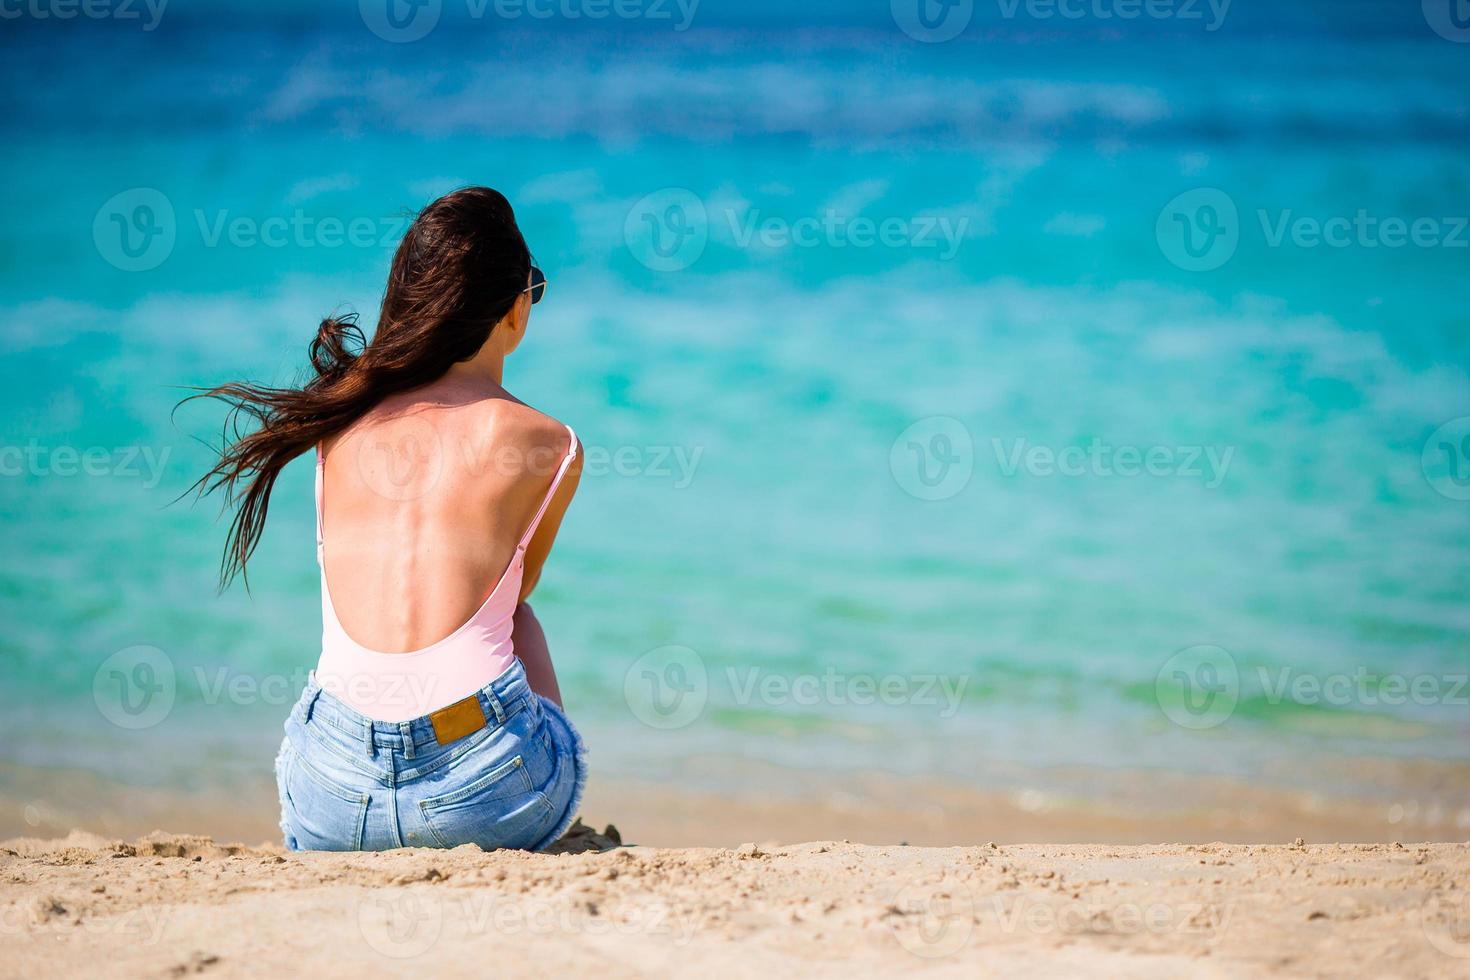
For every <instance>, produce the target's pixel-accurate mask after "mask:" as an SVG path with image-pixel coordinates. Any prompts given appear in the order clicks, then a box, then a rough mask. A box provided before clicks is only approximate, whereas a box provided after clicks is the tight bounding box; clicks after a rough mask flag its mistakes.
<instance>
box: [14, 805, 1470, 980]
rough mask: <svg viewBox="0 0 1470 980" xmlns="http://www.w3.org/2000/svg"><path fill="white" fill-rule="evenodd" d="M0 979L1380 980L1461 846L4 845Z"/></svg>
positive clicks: (1423, 964) (1456, 966)
mask: <svg viewBox="0 0 1470 980" xmlns="http://www.w3.org/2000/svg"><path fill="white" fill-rule="evenodd" d="M0 880H3V886H0V915H3V918H0V932H3V933H4V935H5V949H6V956H5V958H4V963H3V965H0V974H3V975H5V976H17V977H19V976H25V977H47V976H75V975H84V974H87V973H89V972H92V971H95V970H96V969H97V967H98V965H99V964H102V963H105V964H107V972H108V974H109V975H110V976H120V977H166V976H188V975H200V976H221V977H224V976H282V975H303V974H308V973H309V974H311V975H315V976H363V975H380V974H386V975H395V976H416V977H418V976H424V975H426V971H427V973H428V974H429V975H433V976H441V977H444V976H448V977H457V976H465V977H470V976H485V975H487V974H490V975H497V976H513V977H520V976H548V975H574V974H595V975H599V976H614V977H623V976H644V975H658V974H668V973H670V972H672V971H674V970H679V971H681V972H688V971H695V972H699V973H703V974H705V975H710V976H735V977H746V976H751V977H770V976H787V975H795V974H798V973H800V974H801V975H815V976H851V975H854V974H857V975H876V974H881V975H893V974H896V973H898V972H899V971H903V972H920V973H923V974H925V975H932V976H978V975H988V976H1022V975H1025V976H1036V975H1048V976H1080V975H1084V974H1085V975H1088V976H1115V977H1125V976H1126V977H1177V976H1183V975H1189V976H1207V977H1213V976H1263V975H1264V976H1323V977H1326V976H1342V975H1348V974H1353V973H1358V972H1361V971H1362V970H1364V969H1371V972H1372V973H1373V974H1374V975H1377V976H1396V977H1411V976H1413V977H1451V976H1464V975H1465V974H1466V971H1467V969H1470V930H1467V928H1466V923H1467V922H1470V914H1467V913H1470V889H1467V888H1466V886H1465V883H1466V881H1467V880H1470V845H1463V844H1435V845H1402V844H1393V843H1389V844H1366V845H1332V844H1304V843H1303V844H1290V845H1284V846H1276V845H1271V846H1265V845H1258V846H1246V845H1229V844H1203V845H1157V846H1126V847H1124V846H1108V845H1089V846H1080V845H1078V846H1064V845H1024V846H1008V845H999V844H991V843H986V844H982V845H980V846H975V847H951V848H925V847H905V846H886V847H876V846H866V845H859V844H852V843H848V842H830V841H829V842H819V843H804V844H797V845H789V846H773V845H763V844H758V843H748V844H745V845H742V846H740V847H736V848H728V849H726V848H721V849H713V848H646V847H637V846H618V844H617V834H616V832H615V831H612V832H610V833H609V834H607V835H604V834H601V833H594V832H593V831H591V830H590V829H588V828H585V827H579V828H577V829H576V831H575V832H574V833H573V834H572V835H569V838H568V840H567V841H566V842H565V844H564V845H563V847H562V848H561V852H560V853H554V854H541V855H533V854H526V853H521V852H494V853H485V852H482V851H480V850H478V849H476V848H474V847H462V848H459V849H456V850H453V851H429V850H402V851H393V852H385V853H368V854H326V853H318V854H289V853H286V852H284V851H282V850H281V849H280V848H278V847H276V846H273V845H262V846H256V847H246V846H241V845H233V844H231V845H224V844H217V843H215V842H213V841H211V840H210V839H209V838H205V837H193V836H181V835H174V834H165V833H154V834H149V835H147V836H145V837H143V838H141V839H138V840H136V841H133V842H131V843H125V842H122V841H109V840H106V839H103V838H100V837H97V836H94V835H90V834H85V833H80V832H78V833H74V834H72V835H70V836H68V837H67V838H64V839H59V840H50V841H41V840H36V839H28V838H20V839H14V840H9V841H5V842H4V843H3V844H0Z"/></svg>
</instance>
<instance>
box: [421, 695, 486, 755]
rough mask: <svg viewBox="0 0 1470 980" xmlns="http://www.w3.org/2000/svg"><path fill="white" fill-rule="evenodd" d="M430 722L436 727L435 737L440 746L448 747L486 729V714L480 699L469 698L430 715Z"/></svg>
mask: <svg viewBox="0 0 1470 980" xmlns="http://www.w3.org/2000/svg"><path fill="white" fill-rule="evenodd" d="M429 721H430V722H431V723H432V724H433V726H434V737H435V738H437V739H438V740H439V744H440V745H448V744H449V743H450V742H455V741H458V740H459V739H462V738H464V737H465V736H466V735H469V734H472V733H474V732H478V731H479V730H480V729H482V728H484V727H485V712H484V710H483V709H482V708H481V707H480V699H479V698H475V697H469V698H465V699H464V700H463V701H456V702H454V703H453V704H451V705H450V706H449V707H447V708H440V709H439V710H438V711H436V712H434V713H433V714H431V715H429Z"/></svg>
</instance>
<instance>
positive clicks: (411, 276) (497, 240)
mask: <svg viewBox="0 0 1470 980" xmlns="http://www.w3.org/2000/svg"><path fill="white" fill-rule="evenodd" d="M530 265H531V258H530V252H529V250H528V249H527V248H526V243H525V240H524V239H523V238H522V237H521V233H520V229H519V228H517V227H516V223H515V215H514V213H513V212H512V211H511V207H510V203H509V202H508V201H506V199H505V198H504V197H503V196H502V195H500V194H499V193H498V192H496V191H493V190H491V189H489V188H488V187H469V188H465V189H464V190H459V191H455V192H454V193H452V194H448V195H446V196H444V197H442V198H440V199H439V200H437V201H435V202H434V203H433V204H430V205H429V206H428V207H427V208H425V209H424V210H423V211H422V212H421V213H420V214H419V216H418V218H417V219H415V221H414V223H413V225H412V226H411V227H410V228H409V230H408V232H407V234H405V235H404V236H403V241H402V242H400V243H399V246H398V250H397V252H396V253H395V254H394V257H393V267H392V270H391V272H390V274H389V279H388V290H387V293H386V294H385V295H384V297H383V308H382V312H381V315H380V316H379V319H378V329H377V331H376V333H375V334H374V336H373V340H372V343H371V344H369V343H367V342H366V341H365V340H364V338H363V333H362V331H361V329H359V327H358V326H357V316H356V314H348V315H346V316H341V317H338V316H330V317H327V318H326V319H325V320H323V321H322V322H321V324H320V326H318V327H317V333H316V338H315V339H314V340H313V341H312V342H311V345H310V347H309V348H308V352H307V353H308V357H309V359H310V361H311V367H312V370H313V371H314V372H315V375H314V377H312V378H311V379H310V380H308V381H307V382H306V383H305V384H304V385H302V386H301V387H299V388H291V387H288V388H272V387H267V386H264V385H256V384H251V383H248V382H231V383H229V384H224V385H219V386H218V387H215V388H208V389H202V390H200V391H199V393H198V394H195V395H191V396H190V397H189V398H186V399H185V401H192V400H193V399H195V398H212V399H217V400H219V401H222V402H224V403H225V404H226V405H228V406H229V411H228V414H227V415H226V419H225V426H224V428H225V442H226V445H225V446H224V448H223V449H221V451H220V456H219V459H218V461H216V462H215V464H214V466H212V467H211V468H210V469H209V471H208V472H207V473H205V474H204V475H203V476H202V477H200V478H199V480H198V481H197V482H196V483H195V484H194V487H193V489H194V490H196V491H197V492H198V493H199V495H200V496H207V495H209V494H212V493H214V492H215V491H217V490H222V491H224V496H225V502H226V507H227V508H228V507H233V508H234V510H235V513H234V516H233V518H232V520H231V522H230V529H229V535H228V538H227V539H226V542H225V550H224V555H223V557H222V558H221V559H220V571H219V584H220V588H221V589H224V588H225V587H226V586H228V585H229V583H230V582H231V581H232V580H233V579H234V578H235V576H236V575H241V576H242V577H246V580H247V585H248V576H245V566H246V564H247V563H248V562H249V561H250V557H251V555H253V554H254V553H255V548H256V546H257V545H258V544H259V543H260V536H261V533H262V532H263V531H264V530H265V519H266V514H267V512H268V511H269V509H270V497H271V491H272V490H273V489H274V488H275V484H276V478H277V477H278V476H280V473H281V470H282V469H283V468H285V466H286V464H287V463H289V462H291V460H293V459H295V458H296V457H297V456H300V455H301V454H302V453H305V452H308V451H309V450H311V449H312V448H313V447H315V446H317V445H319V444H320V443H321V442H323V441H324V440H326V439H328V438H330V437H332V436H334V435H336V434H337V433H339V432H341V431H343V430H344V429H346V428H347V427H348V426H350V425H351V424H352V423H353V422H355V421H357V420H358V419H359V418H361V417H362V416H363V415H364V414H366V413H367V412H368V411H369V410H370V409H372V407H373V406H374V405H376V404H378V403H379V402H381V401H382V400H383V399H384V398H386V397H388V396H389V395H393V394H396V393H398V392H401V391H407V390H410V389H412V388H417V387H420V386H422V385H425V384H428V383H429V382H431V381H434V380H437V379H438V378H440V377H442V376H443V375H444V373H445V372H446V371H448V370H449V368H450V367H451V366H452V365H453V364H454V363H455V362H457V361H462V360H466V359H467V358H470V357H473V356H474V355H475V354H476V353H477V352H478V351H479V349H480V348H481V347H483V346H484V344H485V341H486V340H488V339H489V337H490V331H491V330H492V329H493V327H494V326H495V324H497V323H499V322H500V321H501V320H502V319H503V318H504V317H505V316H506V314H508V313H509V312H510V311H511V310H512V309H513V308H514V306H515V303H516V301H517V299H518V298H519V297H520V295H521V294H522V292H523V291H524V288H525V283H526V278H527V276H528V275H529V271H530ZM242 421H243V424H242ZM246 430H251V431H246Z"/></svg>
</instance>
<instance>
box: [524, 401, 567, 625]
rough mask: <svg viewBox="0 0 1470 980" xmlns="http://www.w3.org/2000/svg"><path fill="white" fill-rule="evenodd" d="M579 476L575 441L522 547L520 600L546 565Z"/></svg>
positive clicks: (530, 588)
mask: <svg viewBox="0 0 1470 980" xmlns="http://www.w3.org/2000/svg"><path fill="white" fill-rule="evenodd" d="M563 431H565V430H563ZM581 479H582V445H581V441H580V440H579V441H578V443H577V455H576V457H575V458H574V459H573V460H572V463H571V465H570V466H568V467H567V473H566V476H564V477H562V480H561V484H560V485H559V486H558V487H557V488H556V493H555V495H553V496H552V498H551V503H550V505H548V506H547V508H546V514H545V515H544V516H543V517H542V518H541V524H540V525H539V526H538V527H537V528H536V533H535V534H533V535H532V536H531V543H530V544H529V545H528V546H527V547H526V568H525V572H524V573H523V574H522V576H521V595H520V599H521V602H525V601H526V600H527V599H529V598H530V597H531V591H532V590H533V589H535V588H536V583H537V582H539V581H541V569H542V567H543V566H544V565H545V564H546V556H547V555H549V554H551V546H552V544H553V543H554V542H555V541H556V532H557V531H559V530H560V529H561V522H562V518H563V517H566V514H567V508H568V507H570V506H571V503H572V497H573V496H574V495H575V494H576V492H577V484H578V482H579V481H580V480H581Z"/></svg>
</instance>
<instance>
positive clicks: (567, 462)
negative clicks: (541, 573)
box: [516, 425, 577, 551]
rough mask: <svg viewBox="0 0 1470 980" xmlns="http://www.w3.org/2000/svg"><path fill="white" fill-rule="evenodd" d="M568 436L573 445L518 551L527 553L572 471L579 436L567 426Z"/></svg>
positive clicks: (564, 457) (517, 548)
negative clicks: (554, 498)
mask: <svg viewBox="0 0 1470 980" xmlns="http://www.w3.org/2000/svg"><path fill="white" fill-rule="evenodd" d="M566 430H567V435H568V436H570V437H571V440H572V442H571V445H569V446H568V447H567V454H566V455H565V456H563V457H562V461H561V466H559V467H557V470H556V475H555V476H553V477H552V478H551V489H549V490H547V491H546V497H545V498H544V499H543V500H542V501H541V509H540V510H538V511H536V516H535V517H533V518H531V526H530V527H528V528H526V533H525V535H524V536H523V537H522V538H521V543H520V544H518V545H516V550H517V551H525V550H526V546H527V545H529V544H530V543H531V537H532V535H534V534H535V533H536V528H537V527H539V526H540V524H541V518H542V517H543V516H545V514H546V508H547V507H550V506H551V498H552V497H555V496H556V488H557V487H559V486H561V481H562V477H564V476H566V475H567V470H569V469H571V466H572V461H573V460H575V459H576V458H577V434H576V433H575V432H573V431H572V427H571V426H570V425H569V426H566Z"/></svg>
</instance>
